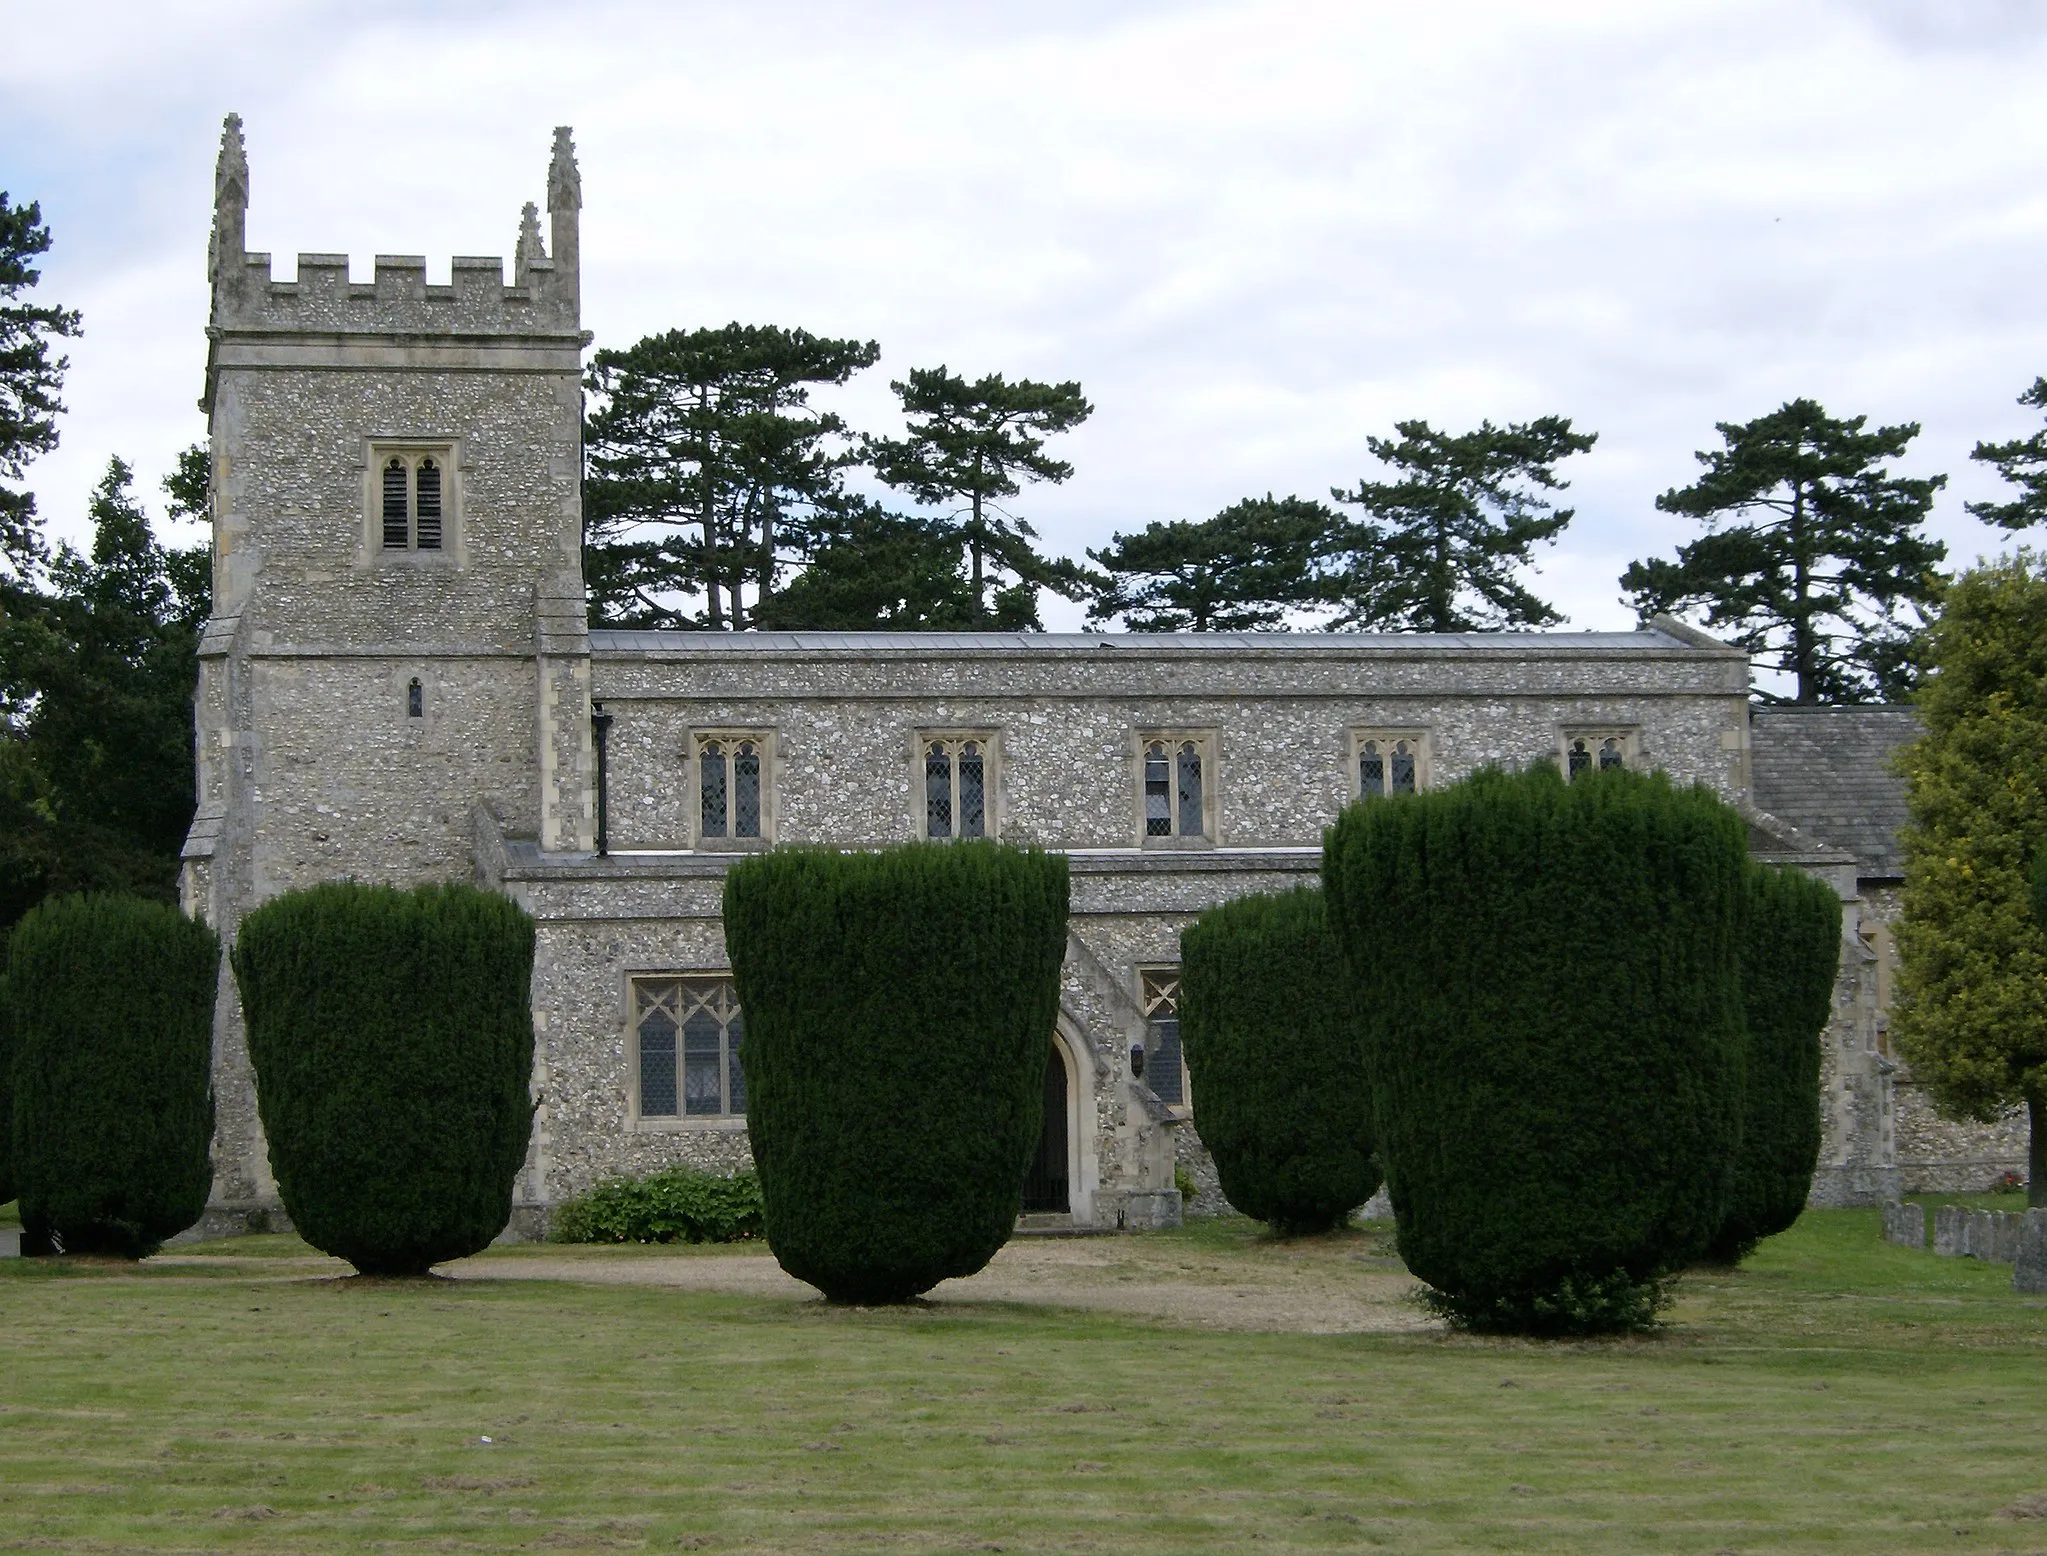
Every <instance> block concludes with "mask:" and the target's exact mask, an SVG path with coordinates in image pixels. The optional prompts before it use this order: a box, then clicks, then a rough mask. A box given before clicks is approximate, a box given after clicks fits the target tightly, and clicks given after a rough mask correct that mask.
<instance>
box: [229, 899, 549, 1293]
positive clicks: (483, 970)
mask: <svg viewBox="0 0 2047 1556" xmlns="http://www.w3.org/2000/svg"><path fill="white" fill-rule="evenodd" d="M533 944H534V936H533V921H532V920H531V919H529V918H527V917H526V915H525V914H524V913H522V912H520V911H519V909H518V908H517V907H516V906H514V905H513V904H512V903H511V902H509V901H507V900H506V899H505V898H503V897H500V896H496V895H494V894H492V893H489V892H484V891H479V890H478V889H476V888H475V887H473V886H466V885H456V884H450V885H441V886H422V887H419V888H418V889H416V890H413V891H399V890H397V889H395V888H392V887H388V886H359V885H354V884H345V883H337V884H331V885H325V886H316V887H313V888H311V889H310V890H307V891H297V892H291V893H289V894H287V895H285V896H283V897H279V898H278V899H277V900H276V901H274V902H270V903H266V904H265V905H264V906H262V907H260V908H258V909H256V911H255V912H253V913H251V914H250V915H249V916H248V917H247V918H245V919H244V920H243V921H242V927H241V932H240V933H239V934H238V935H237V936H236V938H235V945H234V952H233V957H232V960H233V963H234V971H235V981H236V983H237V984H238V985H239V987H240V989H241V995H242V1011H243V1014H244V1017H245V1018H246V1021H247V1026H248V1033H249V1058H250V1060H251V1062H252V1063H253V1065H254V1068H255V1072H256V1099H257V1108H258V1111H259V1112H260V1114H261V1116H262V1120H263V1129H264V1133H265V1135H266V1136H267V1137H268V1139H269V1142H270V1164H271V1168H272V1170H273V1172H274V1173H275V1174H276V1177H277V1189H278V1193H279V1195H280V1196H281V1197H282V1199H283V1200H284V1208H285V1209H286V1211H287V1212H289V1213H290V1215H291V1219H292V1224H293V1225H294V1226H295V1227H297V1228H298V1231H299V1234H300V1235H301V1236H303V1237H304V1238H305V1239H306V1241H307V1242H309V1243H311V1244H312V1245H313V1246H314V1247H316V1248H319V1249H322V1250H324V1251H325V1252H327V1253H331V1254H336V1255H338V1256H339V1257H341V1258H343V1259H346V1260H348V1262H349V1263H351V1264H353V1265H354V1266H355V1267H356V1268H357V1269H358V1270H360V1271H362V1272H363V1273H364V1274H371V1275H419V1274H424V1273H425V1272H426V1271H427V1269H428V1268H429V1267H430V1266H432V1265H434V1264H438V1263H440V1262H441V1261H443V1260H446V1259H456V1258H460V1257H462V1256H463V1255H465V1254H471V1253H475V1252H477V1251H478V1250H479V1249H481V1248H484V1247H486V1246H487V1245H488V1244H489V1243H490V1241H491V1239H492V1238H494V1237H495V1236H496V1235H497V1234H498V1233H499V1232H500V1231H502V1230H503V1229H504V1226H505V1223H506V1222H507V1221H508V1220H509V1219H510V1218H511V1211H512V1186H513V1181H514V1179H515V1178H516V1177H517V1176H518V1172H519V1168H520V1166H521V1164H522V1163H523V1162H524V1161H525V1158H526V1141H527V1136H528V1133H529V1132H530V1130H531V1128H532V1122H533V1102H532V1097H531V1093H530V1085H531V1078H532V1073H533V1017H532V1012H531V999H530V989H531V985H532V977H533Z"/></svg>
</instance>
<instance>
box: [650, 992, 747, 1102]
mask: <svg viewBox="0 0 2047 1556" xmlns="http://www.w3.org/2000/svg"><path fill="white" fill-rule="evenodd" d="M632 995H633V1037H634V1048H635V1060H636V1064H637V1070H638V1080H639V1110H638V1111H639V1116H640V1117H641V1118H655V1119H659V1118H675V1119H686V1118H737V1117H741V1116H743V1115H744V1114H745V1112H746V1075H745V1072H744V1071H742V1070H741V1069H740V1067H739V1045H740V1042H741V1040H742V1039H743V1038H744V1037H745V1035H746V1022H745V1017H744V1016H743V1015H742V1014H741V1012H740V1009H739V996H738V994H737V993H736V992H735V991H734V989H733V985H732V979H731V978H730V977H728V976H726V975H724V974H722V973H719V974H708V975H690V976H685V977H662V978H635V979H633V981H632Z"/></svg>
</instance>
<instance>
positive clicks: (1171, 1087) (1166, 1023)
mask: <svg viewBox="0 0 2047 1556" xmlns="http://www.w3.org/2000/svg"><path fill="white" fill-rule="evenodd" d="M1137 976H1138V982H1139V984H1140V986H1141V989H1142V993H1143V1000H1144V1078H1145V1080H1146V1082H1147V1083H1148V1084H1149V1085H1150V1086H1151V1089H1152V1091H1153V1093H1154V1094H1155V1095H1156V1096H1157V1097H1158V1099H1159V1101H1161V1102H1163V1103H1165V1104H1166V1105H1167V1106H1168V1107H1176V1108H1177V1107H1185V1106H1186V1105H1187V1067H1186V1062H1185V1060H1184V1059H1183V1058H1182V1057H1181V1053H1180V969H1179V968H1177V967H1146V968H1141V969H1140V970H1139V972H1138V975H1137Z"/></svg>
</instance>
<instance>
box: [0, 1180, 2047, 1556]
mask: <svg viewBox="0 0 2047 1556" xmlns="http://www.w3.org/2000/svg"><path fill="white" fill-rule="evenodd" d="M239 1246H240V1248H241V1249H242V1250H243V1251H244V1252H248V1253H265V1252H267V1253H268V1254H270V1255H273V1256H272V1257H267V1258H266V1257H257V1258H247V1259H244V1258H239V1257H233V1256H229V1257H209V1258H205V1259H203V1260H196V1261H191V1262H187V1263H183V1264H177V1265H160V1264H153V1265H149V1266H144V1267H143V1269H142V1270H141V1271H140V1272H139V1273H137V1272H130V1271H127V1270H125V1269H123V1268H121V1267H118V1266H108V1265H99V1264H81V1263H70V1264H67V1263H65V1262H62V1261H58V1262H54V1263H46V1262H44V1261H7V1262H5V1263H0V1549H17V1548H25V1547H35V1548H45V1549H46V1548H53V1547H55V1548H62V1549H65V1550H96V1549H103V1550H122V1551H136V1550H190V1549H195V1548H216V1547H218V1548H241V1549H245V1550H250V1551H265V1552H268V1551H342V1550H349V1551H352V1550H382V1549H398V1548H404V1549H415V1548H426V1549H446V1550H512V1549H523V1548H532V1549H536V1550H550V1551H560V1550H568V1551H576V1550H593V1551H594V1550H638V1549H652V1550H674V1549H702V1550H711V1551H792V1550H801V1551H876V1550H880V1551H897V1550H907V1551H973V1550H991V1549H993V1550H1006V1551H1054V1550H1074V1551H1158V1552H1172V1551H1235V1550H1251V1549H1255V1550H1261V1551H1272V1552H1277V1551H1290V1550H1336V1549H1357V1548H1372V1547H1380V1548H1385V1549H1389V1550H1400V1551H1447V1550H1481V1551H1489V1550H1490V1551H1552V1550H1554V1551H1629V1552H1634V1551H1665V1550H1667V1551H1701V1552H1715V1551H1740V1552H1776V1551H1802V1550H1831V1551H1842V1552H1857V1553H1860V1552H1869V1551H1885V1552H1889V1551H1910V1550H1921V1549H1927V1550H1933V1549H1937V1550H1943V1551H1982V1550H1995V1551H2047V1498H2043V1499H2042V1500H2041V1501H2040V1502H2038V1503H2035V1504H2029V1503H2027V1502H2026V1501H2025V1500H2024V1499H2026V1498H2027V1497H2029V1496H2034V1495H2037V1494H2040V1493H2047V1302H2042V1301H2041V1300H2039V1299H2026V1298H2020V1297H2016V1296H2014V1295H2013V1294H2012V1292H2011V1289H2010V1284H2009V1283H2010V1271H2009V1270H2008V1269H2006V1268H2002V1267H1992V1266H1985V1265H1979V1264H1976V1263H1974V1262H1972V1261H1968V1260H1959V1259H1936V1258H1934V1257H1933V1256H1932V1255H1930V1254H1923V1253H1915V1252H1911V1251H1908V1250H1904V1249H1898V1248H1892V1247H1888V1246H1886V1245H1884V1244H1883V1243H1881V1242H1880V1241H1879V1240H1878V1237H1877V1230H1876V1217H1875V1214H1874V1213H1873V1212H1867V1211H1836V1212H1827V1213H1816V1214H1812V1215H1808V1216H1807V1217H1806V1218H1805V1219H1804V1221H1802V1222H1801V1223H1800V1225H1799V1226H1798V1227H1797V1228H1796V1229H1794V1230H1793V1231H1792V1232H1790V1233H1787V1234H1786V1235H1785V1236H1783V1237H1781V1238H1778V1239H1776V1240H1774V1241H1773V1242H1772V1243H1771V1244H1768V1245H1766V1246H1765V1247H1764V1249H1763V1250H1762V1251H1761V1252H1759V1253H1758V1254H1757V1256H1756V1257H1755V1258H1754V1259H1753V1260H1752V1261H1751V1263H1750V1265H1749V1266H1748V1267H1747V1268H1746V1269H1744V1270H1742V1271H1740V1272H1738V1273H1732V1274H1729V1273H1719V1274H1703V1273H1702V1274H1697V1275H1694V1276H1692V1277H1690V1278H1689V1279H1688V1281H1687V1283H1686V1287H1685V1294H1684V1296H1683V1297H1682V1298H1681V1300H1680V1302H1679V1305H1678V1307H1677V1308H1676V1310H1675V1312H1674V1314H1673V1321H1672V1324H1671V1326H1670V1328H1669V1330H1668V1331H1667V1332H1666V1333H1664V1334H1662V1335H1660V1336H1657V1337H1653V1338H1647V1339H1637V1340H1626V1341H1617V1342H1607V1343H1579V1344H1532V1343H1521V1342H1503V1341H1497V1340H1479V1339H1470V1338H1462V1337H1456V1336H1450V1335H1444V1334H1439V1333H1409V1334H1392V1335H1344V1336H1322V1335H1303V1334H1263V1333H1218V1332H1212V1331H1207V1330H1202V1329H1197V1328H1193V1327H1174V1326H1171V1325H1168V1324H1165V1323H1159V1322H1151V1321H1145V1320H1139V1319H1132V1318H1128V1317H1117V1316H1112V1315H1107V1314H1101V1313H1092V1312H1080V1311H1073V1310H1053V1309H1038V1308H1031V1307H1025V1306H1020V1305H1011V1306H987V1305H978V1306H976V1305H967V1304H954V1305H935V1306H931V1307H924V1308H911V1309H904V1310H896V1311H878V1310H865V1311H863V1310H835V1309H830V1308H826V1307H825V1306H823V1305H822V1304H820V1303H814V1302H804V1301H796V1300H789V1299H784V1298H776V1299H766V1298H760V1297H751V1298H749V1297H737V1296H729V1295H716V1294H705V1293H692V1292H685V1291H676V1290H661V1289H653V1288H646V1287H635V1286H627V1285H616V1284H609V1285H599V1284H583V1283H578V1282H569V1281H543V1280H493V1281H472V1282H454V1281H439V1282H425V1283H414V1284H401V1283H379V1282H364V1281H344V1280H336V1279H332V1278H327V1277H325V1276H324V1273H323V1272H322V1271H321V1270H319V1269H318V1268H317V1267H312V1266H308V1265H306V1264H304V1263H299V1262H293V1261H291V1260H289V1259H283V1258H278V1257H274V1255H277V1254H289V1253H294V1252H300V1251H302V1250H301V1245H298V1244H296V1243H295V1242H293V1240H291V1239H283V1238H279V1239H265V1240H250V1241H249V1242H246V1243H244V1244H241V1245H239ZM1119 1247H1128V1248H1129V1249H1130V1258H1131V1259H1132V1261H1133V1265H1132V1267H1133V1268H1138V1267H1140V1266H1141V1267H1145V1268H1154V1267H1155V1268H1156V1269H1157V1270H1167V1269H1170V1268H1175V1267H1182V1266H1184V1267H1188V1268H1193V1267H1194V1266H1195V1265H1196V1264H1197V1263H1201V1261H1207V1263H1201V1267H1202V1268H1204V1269H1209V1268H1212V1266H1213V1263H1214V1261H1215V1260H1216V1259H1222V1260H1225V1261H1230V1266H1229V1267H1231V1268H1239V1269H1241V1270H1242V1271H1243V1272H1244V1274H1243V1279H1244V1280H1246V1281H1265V1282H1271V1281H1283V1280H1285V1279H1288V1278H1291V1277H1290V1275H1289V1271H1294V1270H1305V1269H1306V1268H1307V1267H1308V1266H1309V1265H1311V1264H1312V1265H1314V1266H1315V1268H1316V1269H1317V1270H1318V1271H1319V1272H1320V1273H1319V1274H1318V1276H1317V1278H1318V1279H1319V1278H1327V1277H1328V1276H1329V1275H1330V1273H1331V1272H1338V1273H1340V1269H1341V1267H1342V1266H1343V1263H1344V1261H1353V1262H1354V1263H1355V1265H1356V1267H1358V1268H1360V1269H1363V1268H1365V1267H1366V1266H1370V1265H1377V1264H1378V1263H1379V1262H1380V1259H1379V1257H1378V1255H1379V1253H1380V1251H1381V1245H1380V1243H1379V1241H1378V1239H1377V1237H1376V1235H1375V1234H1373V1233H1370V1232H1366V1233H1352V1234H1348V1236H1347V1237H1346V1238H1344V1239H1340V1240H1338V1241H1336V1242H1333V1243H1331V1244H1329V1245H1327V1246H1326V1247H1325V1248H1320V1249H1315V1250H1303V1249H1301V1248H1300V1247H1299V1246H1298V1245H1296V1246H1295V1247H1294V1248H1291V1249H1289V1248H1288V1247H1286V1246H1285V1245H1278V1246H1276V1245H1273V1244H1271V1243H1270V1242H1268V1241H1266V1240H1264V1239H1262V1238H1261V1237H1259V1236H1258V1235H1257V1234H1256V1232H1255V1231H1254V1230H1253V1229H1252V1228H1250V1227H1249V1226H1248V1224H1246V1223H1243V1222H1238V1221H1229V1222H1221V1223H1211V1224H1208V1225H1205V1226H1200V1227H1196V1228H1193V1229H1190V1230H1188V1231H1186V1232H1183V1233H1168V1234H1155V1235H1153V1236H1151V1237H1147V1238H1143V1239H1135V1240H1130V1241H1129V1242H1128V1243H1126V1244H1122V1245H1119ZM220 1251H222V1252H225V1253H227V1254H229V1255H232V1254H233V1253H234V1252H235V1250H234V1249H233V1248H227V1249H223V1250H220ZM560 1252H561V1251H560V1250H549V1251H547V1254H546V1256H547V1257H549V1258H554V1257H556V1256H558V1255H559V1254H560ZM534 1257H535V1255H533V1254H531V1253H528V1252H525V1251H521V1250H506V1251H504V1252H502V1253H497V1254H493V1255H490V1256H487V1258H488V1259H489V1260H491V1261H492V1262H493V1264H494V1265H495V1266H499V1267H501V1268H502V1269H503V1270H504V1271H505V1272H507V1273H509V1272H511V1271H515V1270H516V1269H517V1268H518V1267H519V1261H520V1260H522V1259H526V1260H530V1259H532V1258H534ZM590 1257H591V1258H592V1259H593V1260H594V1259H596V1258H599V1257H603V1258H610V1259H615V1258H617V1257H618V1255H615V1254H611V1253H609V1252H608V1251H606V1252H604V1253H603V1254H601V1255H599V1254H593V1255H591V1256H590ZM652 1257H655V1258H660V1257H684V1258H687V1257H698V1255H692V1254H687V1253H678V1254H675V1255H662V1254H655V1255H653V1256H652ZM1147 1260H1148V1261H1150V1264H1149V1265H1146V1263H1145V1261H1147ZM2027 1506H2038V1507H2039V1510H2040V1513H2041V1516H2038V1517H2026V1516H2014V1515H2013V1513H2012V1511H2011V1510H2013V1509H2014V1508H2015V1507H2019V1508H2024V1507H2027Z"/></svg>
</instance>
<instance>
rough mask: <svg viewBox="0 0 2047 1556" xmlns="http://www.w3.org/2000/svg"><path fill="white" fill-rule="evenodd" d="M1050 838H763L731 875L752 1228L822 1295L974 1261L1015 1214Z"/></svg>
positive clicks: (925, 1285) (877, 1292) (1032, 1107)
mask: <svg viewBox="0 0 2047 1556" xmlns="http://www.w3.org/2000/svg"><path fill="white" fill-rule="evenodd" d="M1066 909H1067V879H1066V861H1065V859H1064V858H1063V857H1061V856H1058V855H1052V854H1041V853H1038V852H1035V851H1028V852H1027V851H1025V850H1023V849H1018V848H1013V847H1009V846H1007V845H1004V844H999V843H982V842H963V843H953V844H935V843H918V844H910V845H907V846H905V847H900V848H892V849H885V850H883V851H881V852H879V853H869V854H840V853H834V852H832V851H830V850H828V849H821V848H794V849H777V850H775V851H773V852H771V853H767V854H760V855H756V856H754V857H752V858H749V859H744V860H741V861H740V862H739V863H737V864H735V865H734V866H733V867H732V870H731V872H730V873H729V874H728V875H727V876H726V878H725V943H726V946H727V949H728V951H729V952H730V955H731V957H732V976H733V980H734V982H735V983H736V984H737V985H738V989H739V999H740V1003H741V1005H743V1006H744V1007H745V1010H746V1038H745V1041H744V1042H743V1043H742V1044H741V1045H740V1051H739V1057H740V1063H741V1064H742V1065H743V1066H744V1068H745V1073H746V1097H747V1113H746V1128H747V1135H748V1137H749V1139H750V1140H751V1141H752V1144H753V1157H754V1164H755V1167H756V1169H757V1170H758V1171H759V1173H760V1180H761V1192H762V1197H763V1201H764V1204H765V1207H766V1224H767V1237H768V1245H769V1246H770V1247H771V1248H772V1249H773V1250H774V1253H775V1257H776V1259H777V1260H779V1261H780V1263H781V1265H782V1268H783V1269H785V1270H787V1271H788V1272H789V1273H790V1274H791V1275H794V1276H795V1277H796V1278H797V1279H798V1280H803V1281H808V1282H809V1283H810V1284H811V1285H813V1286H816V1287H817V1288H818V1289H819V1290H821V1291H822V1292H824V1294H825V1295H826V1296H827V1297H829V1298H831V1299H832V1300H833V1301H837V1302H901V1301H904V1300H906V1299H908V1298H910V1297H913V1296H916V1295H917V1294H918V1293H919V1292H922V1291H928V1290H929V1289H930V1288H931V1287H932V1286H934V1285H936V1284H937V1283H938V1282H939V1281H941V1280H945V1279H947V1278H948V1277H951V1276H956V1275H971V1274H973V1273H974V1272H975V1271H976V1270H978V1269H980V1268H981V1267H982V1266H983V1265H985V1264H986V1263H987V1262H988V1261H989V1259H991V1258H993V1257H994V1255H995V1251H996V1250H997V1249H999V1248H1000V1247H1001V1246H1002V1245H1003V1243H1004V1242H1005V1241H1007V1240H1008V1238H1009V1234H1010V1231H1011V1229H1012V1228H1013V1227H1014V1226H1015V1224H1016V1217H1017V1210H1018V1207H1019V1205H1020V1204H1021V1202H1022V1197H1023V1176H1024V1169H1025V1167H1026V1166H1028V1165H1029V1163H1030V1160H1031V1155H1032V1152H1033V1151H1034V1150H1035V1148H1036V1146H1037V1143H1038V1130H1039V1125H1040V1123H1041V1121H1042V1119H1041V1115H1042V1111H1043V1106H1044V1079H1045V1066H1046V1063H1047V1061H1048V1059H1049V1058H1050V1056H1051V1046H1050V1045H1051V1042H1052V1028H1053V1024H1054V1022H1055V1021H1056V1020H1057V1019H1058V1013H1059V968H1060V964H1061V963H1062V961H1063V960H1064V959H1065V954H1066Z"/></svg>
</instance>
